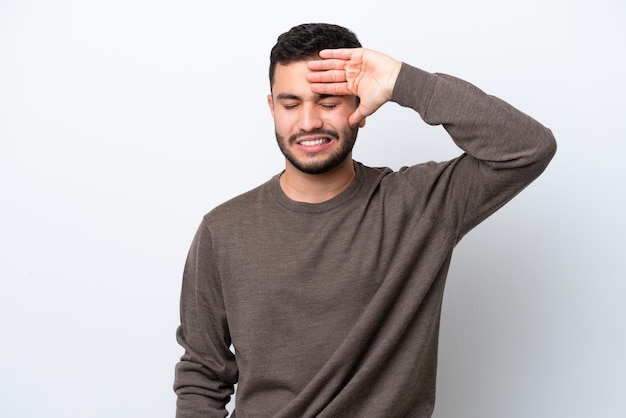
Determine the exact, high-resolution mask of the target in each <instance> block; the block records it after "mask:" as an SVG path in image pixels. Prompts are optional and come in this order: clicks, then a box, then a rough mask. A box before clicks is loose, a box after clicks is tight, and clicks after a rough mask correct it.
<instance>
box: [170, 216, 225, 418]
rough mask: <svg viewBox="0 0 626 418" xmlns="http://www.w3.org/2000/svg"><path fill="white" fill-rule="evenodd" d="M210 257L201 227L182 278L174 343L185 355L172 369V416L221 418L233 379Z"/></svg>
mask: <svg viewBox="0 0 626 418" xmlns="http://www.w3.org/2000/svg"><path fill="white" fill-rule="evenodd" d="M213 253H214V251H213V246H212V241H211V235H210V232H209V230H208V228H207V227H206V226H205V225H204V224H202V225H200V227H199V229H198V231H197V233H196V236H195V237H194V240H193V243H192V245H191V249H190V251H189V255H188V258H187V262H186V264H185V270H184V274H183V285H182V293H181V302H180V309H181V325H180V326H179V328H178V330H177V339H178V342H179V344H180V345H181V346H182V347H183V348H184V349H185V352H184V354H183V356H182V357H181V359H180V362H179V363H178V364H177V365H176V376H175V382H174V390H175V392H176V395H177V397H178V398H177V405H176V406H177V407H176V417H177V418H191V417H193V418H196V417H225V416H226V415H227V411H226V404H227V403H228V401H229V400H230V396H231V395H232V393H233V388H234V384H235V383H236V381H237V365H236V363H235V357H234V354H233V353H232V352H231V351H230V343H231V341H230V335H229V330H228V325H227V321H226V313H225V308H224V302H223V298H222V289H221V284H220V280H219V276H218V274H217V268H216V266H215V264H214V259H213Z"/></svg>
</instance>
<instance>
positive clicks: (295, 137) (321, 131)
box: [289, 129, 339, 144]
mask: <svg viewBox="0 0 626 418" xmlns="http://www.w3.org/2000/svg"><path fill="white" fill-rule="evenodd" d="M308 135H328V136H331V137H333V138H335V139H337V140H338V139H339V134H338V133H337V132H336V131H332V130H330V129H315V130H313V131H309V132H298V133H297V134H293V135H291V136H290V137H289V143H290V144H293V143H294V142H296V141H297V140H298V139H300V138H302V137H303V136H308Z"/></svg>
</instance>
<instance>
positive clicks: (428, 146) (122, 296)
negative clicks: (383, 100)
mask: <svg viewBox="0 0 626 418" xmlns="http://www.w3.org/2000/svg"><path fill="white" fill-rule="evenodd" d="M409 5H410V6H409ZM625 18H626V7H625V6H624V3H623V2H621V1H618V0H614V1H609V0H598V1H595V2H582V1H565V0H561V1H550V0H547V1H546V0H527V1H525V2H521V1H516V2H507V1H496V0H478V1H472V2H467V1H462V0H448V1H445V0H442V1H437V2H432V1H431V2H421V1H414V2H404V1H395V0H387V1H384V2H381V1H378V0H377V1H367V0H360V1H337V0H331V1H325V0H322V1H317V2H313V3H304V2H302V3H298V2H293V1H289V2H288V1H282V0H280V1H264V2H256V1H233V2H218V3H215V2H210V1H200V0H193V1H173V0H160V1H147V0H143V1H142V0H124V1H121V0H109V1H70V0H58V1H54V2H47V1H41V0H39V1H37V0H21V1H18V0H2V1H1V2H0V215H1V216H0V416H2V417H7V418H22V417H44V416H45V417H90V418H99V417H116V418H119V417H152V418H157V417H164V418H165V417H172V416H173V414H174V402H175V398H174V394H173V391H172V389H171V387H172V381H173V368H174V364H175V363H176V361H177V359H178V357H179V356H180V354H181V349H180V348H179V347H178V345H177V344H176V342H175V338H174V332H175V328H176V326H177V324H178V295H179V290H180V279H181V272H182V266H183V263H184V259H185V256H186V253H187V249H188V247H189V244H190V242H191V238H192V235H193V233H194V231H195V229H196V226H197V225H198V223H199V221H200V218H201V216H202V215H203V214H204V213H205V212H206V211H208V210H209V209H211V208H212V207H213V206H215V205H216V204H218V203H220V202H222V201H223V200H225V199H227V198H230V197H232V196H234V195H236V194H238V193H240V192H243V191H245V190H247V189H249V188H251V187H254V186H256V185H258V184H259V183H261V182H263V181H265V180H266V179H268V178H269V177H270V176H271V175H273V174H275V173H277V172H278V171H279V170H281V169H282V165H283V161H282V158H281V156H280V153H279V151H278V148H277V147H276V145H275V142H274V141H275V140H274V135H273V125H272V121H271V118H270V114H269V111H268V109H267V108H266V102H265V96H266V94H267V93H268V91H269V87H268V81H267V64H268V54H269V49H270V48H271V46H272V45H273V44H274V41H275V39H276V36H277V35H278V34H279V33H281V32H283V31H285V30H287V29H289V28H290V27H291V26H293V25H295V24H298V23H303V22H313V21H325V22H332V23H339V24H342V25H345V26H348V27H350V28H351V29H353V30H354V31H355V32H356V33H357V35H358V36H359V37H360V38H361V41H362V43H363V44H364V45H365V46H368V47H370V48H374V49H379V50H381V51H383V52H386V53H388V54H390V55H392V56H394V57H396V58H398V59H401V60H403V61H406V62H409V63H411V64H414V65H416V66H419V67H421V68H423V69H425V70H428V71H437V72H445V73H450V74H453V75H456V76H459V77H461V78H464V79H466V80H469V81H471V82H473V83H475V84H477V85H478V86H479V87H481V88H482V89H483V90H486V91H487V92H489V93H491V94H494V95H496V96H499V97H501V98H503V99H505V100H507V101H509V102H510V103H512V104H513V105H515V106H517V107H518V108H520V109H521V110H523V111H525V112H527V113H529V114H531V115H532V116H534V117H535V118H537V119H538V120H540V121H541V122H542V123H544V124H545V125H547V126H549V127H550V128H552V130H553V131H554V133H555V135H556V137H557V140H558V145H559V150H558V152H557V155H556V157H555V159H554V160H553V162H552V164H551V165H550V166H549V167H548V169H547V170H546V172H545V173H544V175H543V176H542V177H540V178H539V179H538V180H537V181H536V182H535V183H533V184H532V185H531V186H530V187H529V188H528V189H527V190H525V191H524V192H523V193H522V194H521V195H520V196H518V197H517V198H516V199H514V200H513V201H512V202H511V203H510V204H509V205H508V206H506V207H505V208H503V209H502V210H501V211H500V212H498V213H497V214H495V215H494V216H493V217H492V218H490V219H489V220H487V221H486V222H484V223H483V224H482V225H480V226H479V227H478V228H477V229H475V230H474V231H473V232H472V233H470V234H469V235H468V236H467V237H466V238H465V239H464V240H463V241H462V242H461V244H460V245H459V247H458V250H457V253H456V257H455V258H454V260H453V264H452V268H451V271H450V276H449V280H448V287H447V290H446V296H445V300H444V312H443V317H442V329H441V343H440V367H439V380H438V403H437V409H436V416H437V417H446V418H447V417H465V418H467V417H476V418H479V417H480V418H485V417H494V418H495V417H500V418H501V417H532V418H536V417H568V418H574V417H594V418H596V417H601V418H603V417H624V416H626V397H625V396H624V393H625V389H626V377H625V376H626V361H625V356H624V353H626V336H625V331H626V325H625V322H626V321H625V320H626V303H624V301H625V300H626V280H625V279H626V266H625V262H624V258H625V257H624V256H625V254H624V252H625V251H624V250H625V247H626V246H625V245H624V241H623V238H624V233H625V232H626V230H625V222H624V213H626V204H625V199H624V180H625V179H626V170H625V168H624V165H625V164H624V161H623V160H624V156H625V151H626V147H625V146H624V140H626V129H625V126H626V123H625V121H626V101H625V100H624V97H625V94H626V87H625V82H624V74H626V66H625V64H624V45H625V41H626V31H625V29H624V24H623V22H624V21H625ZM457 153H458V150H457V149H456V148H455V146H454V145H453V144H452V143H451V142H450V141H449V140H448V139H447V138H446V135H445V133H444V132H443V130H442V129H441V128H435V127H428V126H425V125H424V124H423V123H422V122H421V120H420V119H419V118H418V117H417V116H416V115H415V114H414V113H413V112H411V111H408V110H406V109H402V108H400V107H399V106H397V105H395V104H389V105H386V106H385V107H383V108H382V109H381V110H380V111H379V112H378V113H377V114H375V115H374V116H372V117H371V118H370V119H369V120H368V124H367V126H366V127H365V129H363V130H362V131H361V133H360V136H359V141H358V143H357V147H356V149H355V158H356V159H358V160H360V161H362V162H364V163H367V164H370V165H387V166H391V167H393V168H399V167H400V166H402V165H405V164H411V163H415V162H418V161H423V160H430V159H434V160H438V159H445V158H450V157H452V156H454V155H456V154H457Z"/></svg>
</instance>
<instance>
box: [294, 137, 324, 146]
mask: <svg viewBox="0 0 626 418" xmlns="http://www.w3.org/2000/svg"><path fill="white" fill-rule="evenodd" d="M329 142H330V139H328V138H318V139H307V140H304V141H300V142H299V143H298V144H299V145H302V146H305V147H314V146H317V145H324V144H327V143H329Z"/></svg>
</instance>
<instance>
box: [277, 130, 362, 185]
mask: <svg viewBox="0 0 626 418" xmlns="http://www.w3.org/2000/svg"><path fill="white" fill-rule="evenodd" d="M358 132H359V128H358V127H355V128H350V127H348V128H346V129H345V130H344V131H343V132H342V135H339V134H338V133H337V132H336V131H333V130H329V129H316V130H314V131H311V132H301V133H298V134H293V135H291V136H290V137H289V140H288V141H286V140H285V137H283V136H281V135H280V134H279V133H278V132H276V141H277V142H278V147H279V148H280V151H281V152H282V153H283V155H284V156H285V158H286V159H287V161H289V162H290V163H291V164H292V165H293V166H294V167H296V168H297V169H298V170H300V171H302V172H303V173H306V174H324V173H328V172H329V171H332V170H333V169H335V168H337V167H338V166H339V165H340V164H341V163H342V162H344V161H345V159H346V158H348V156H349V155H350V153H351V152H352V148H354V144H355V143H356V137H357V134H358ZM306 135H328V136H331V137H333V138H335V139H336V140H338V141H339V148H338V149H337V150H335V151H334V152H333V153H332V154H331V155H329V156H328V157H326V158H324V159H321V158H319V157H317V156H313V157H311V158H307V159H298V158H297V157H296V156H295V155H294V154H293V153H292V152H291V150H290V149H289V146H291V145H293V144H295V142H296V141H297V140H298V138H300V137H302V136H306Z"/></svg>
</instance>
